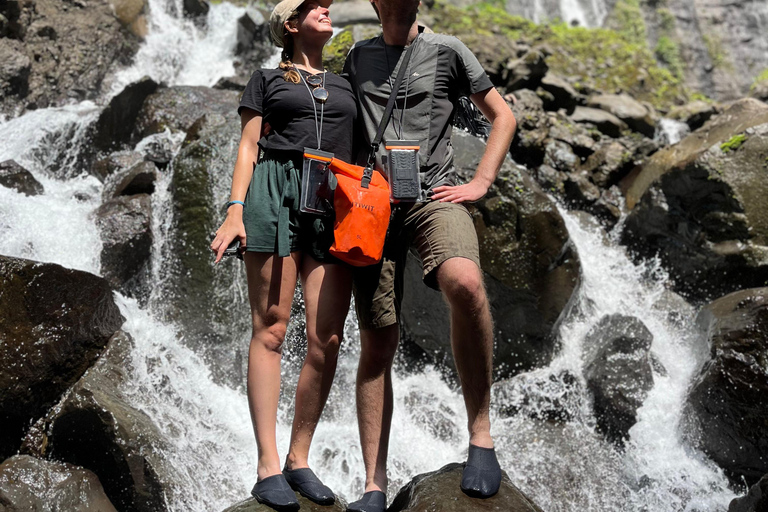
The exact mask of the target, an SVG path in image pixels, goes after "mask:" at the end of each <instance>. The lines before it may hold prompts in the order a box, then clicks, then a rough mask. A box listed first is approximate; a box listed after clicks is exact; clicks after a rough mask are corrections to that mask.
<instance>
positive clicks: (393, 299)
mask: <svg viewBox="0 0 768 512" xmlns="http://www.w3.org/2000/svg"><path fill="white" fill-rule="evenodd" d="M409 249H412V250H413V251H414V252H415V253H416V254H417V255H418V256H419V259H420V260H421V265H422V269H423V273H422V278H423V280H424V283H425V284H426V285H427V286H429V287H430V288H434V289H435V290H437V289H439V288H438V284H437V276H436V272H435V271H436V270H437V267H438V266H440V264H441V263H443V262H444V261H446V260H448V259H450V258H467V259H469V260H472V261H474V262H475V264H477V266H478V267H480V249H479V244H478V242H477V233H476V232H475V226H474V224H473V222H472V217H471V215H470V214H469V211H468V210H467V208H466V207H465V206H464V205H461V204H454V203H440V202H437V201H432V202H426V203H416V204H407V205H406V204H400V205H398V206H397V207H395V208H393V212H392V219H391V221H390V224H389V232H388V233H387V242H386V244H385V245H384V257H383V258H382V260H381V262H379V263H378V264H376V265H371V266H370V267H362V268H356V269H355V274H354V287H353V290H354V293H355V308H356V311H357V319H358V323H359V325H360V328H361V329H378V328H381V327H387V326H389V325H393V324H395V323H397V322H398V321H399V318H400V304H401V303H402V300H403V275H404V272H405V262H406V257H407V256H408V250H409Z"/></svg>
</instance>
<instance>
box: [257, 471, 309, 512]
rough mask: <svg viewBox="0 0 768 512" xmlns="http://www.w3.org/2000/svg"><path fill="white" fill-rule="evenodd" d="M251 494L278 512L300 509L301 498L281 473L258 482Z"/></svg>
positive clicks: (290, 511)
mask: <svg viewBox="0 0 768 512" xmlns="http://www.w3.org/2000/svg"><path fill="white" fill-rule="evenodd" d="M251 495H253V497H254V498H256V501H258V502H259V503H263V504H264V505H267V506H268V507H272V508H273V509H275V510H277V511H278V512H292V511H294V510H299V500H297V499H296V494H295V493H294V492H293V490H292V489H291V486H290V485H288V482H286V481H285V477H284V476H283V475H281V474H277V475H272V476H268V477H267V478H265V479H264V480H260V481H258V482H256V485H254V486H253V490H252V491H251Z"/></svg>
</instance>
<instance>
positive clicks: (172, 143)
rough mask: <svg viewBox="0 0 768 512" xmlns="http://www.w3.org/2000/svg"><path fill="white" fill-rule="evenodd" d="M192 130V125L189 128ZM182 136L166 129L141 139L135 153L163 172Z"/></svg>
mask: <svg viewBox="0 0 768 512" xmlns="http://www.w3.org/2000/svg"><path fill="white" fill-rule="evenodd" d="M190 130H194V125H192V127H191V128H190ZM181 136H182V134H180V133H179V134H173V133H171V131H170V130H168V129H166V130H165V131H164V132H162V133H155V134H152V135H149V136H147V137H145V138H144V139H142V140H141V141H140V142H139V143H138V144H136V151H137V152H139V153H141V154H142V155H144V159H145V160H147V161H149V162H154V163H155V164H156V166H157V167H158V168H159V169H161V170H164V169H165V168H166V167H168V164H170V163H171V160H173V157H174V155H176V153H177V152H178V151H179V149H180V147H181V143H182V142H183V140H182V139H181Z"/></svg>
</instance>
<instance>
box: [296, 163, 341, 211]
mask: <svg viewBox="0 0 768 512" xmlns="http://www.w3.org/2000/svg"><path fill="white" fill-rule="evenodd" d="M331 160H333V153H328V152H327V151H320V150H319V149H309V148H304V169H303V170H302V174H301V204H300V209H301V211H302V212H304V213H314V214H315V215H332V214H333V189H334V186H333V185H334V181H335V180H334V179H333V177H332V173H331V170H330V164H331Z"/></svg>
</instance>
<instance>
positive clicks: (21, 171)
mask: <svg viewBox="0 0 768 512" xmlns="http://www.w3.org/2000/svg"><path fill="white" fill-rule="evenodd" d="M0 186H3V187H6V188H12V189H14V190H15V191H16V192H19V193H20V194H24V195H25V196H37V195H40V194H42V193H43V192H45V190H44V189H43V186H42V185H41V184H40V182H39V181H37V180H36V179H35V177H34V176H32V173H31V172H29V171H28V170H26V169H25V168H23V167H22V166H20V165H19V164H17V163H16V162H15V161H14V160H6V161H5V162H0Z"/></svg>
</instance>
